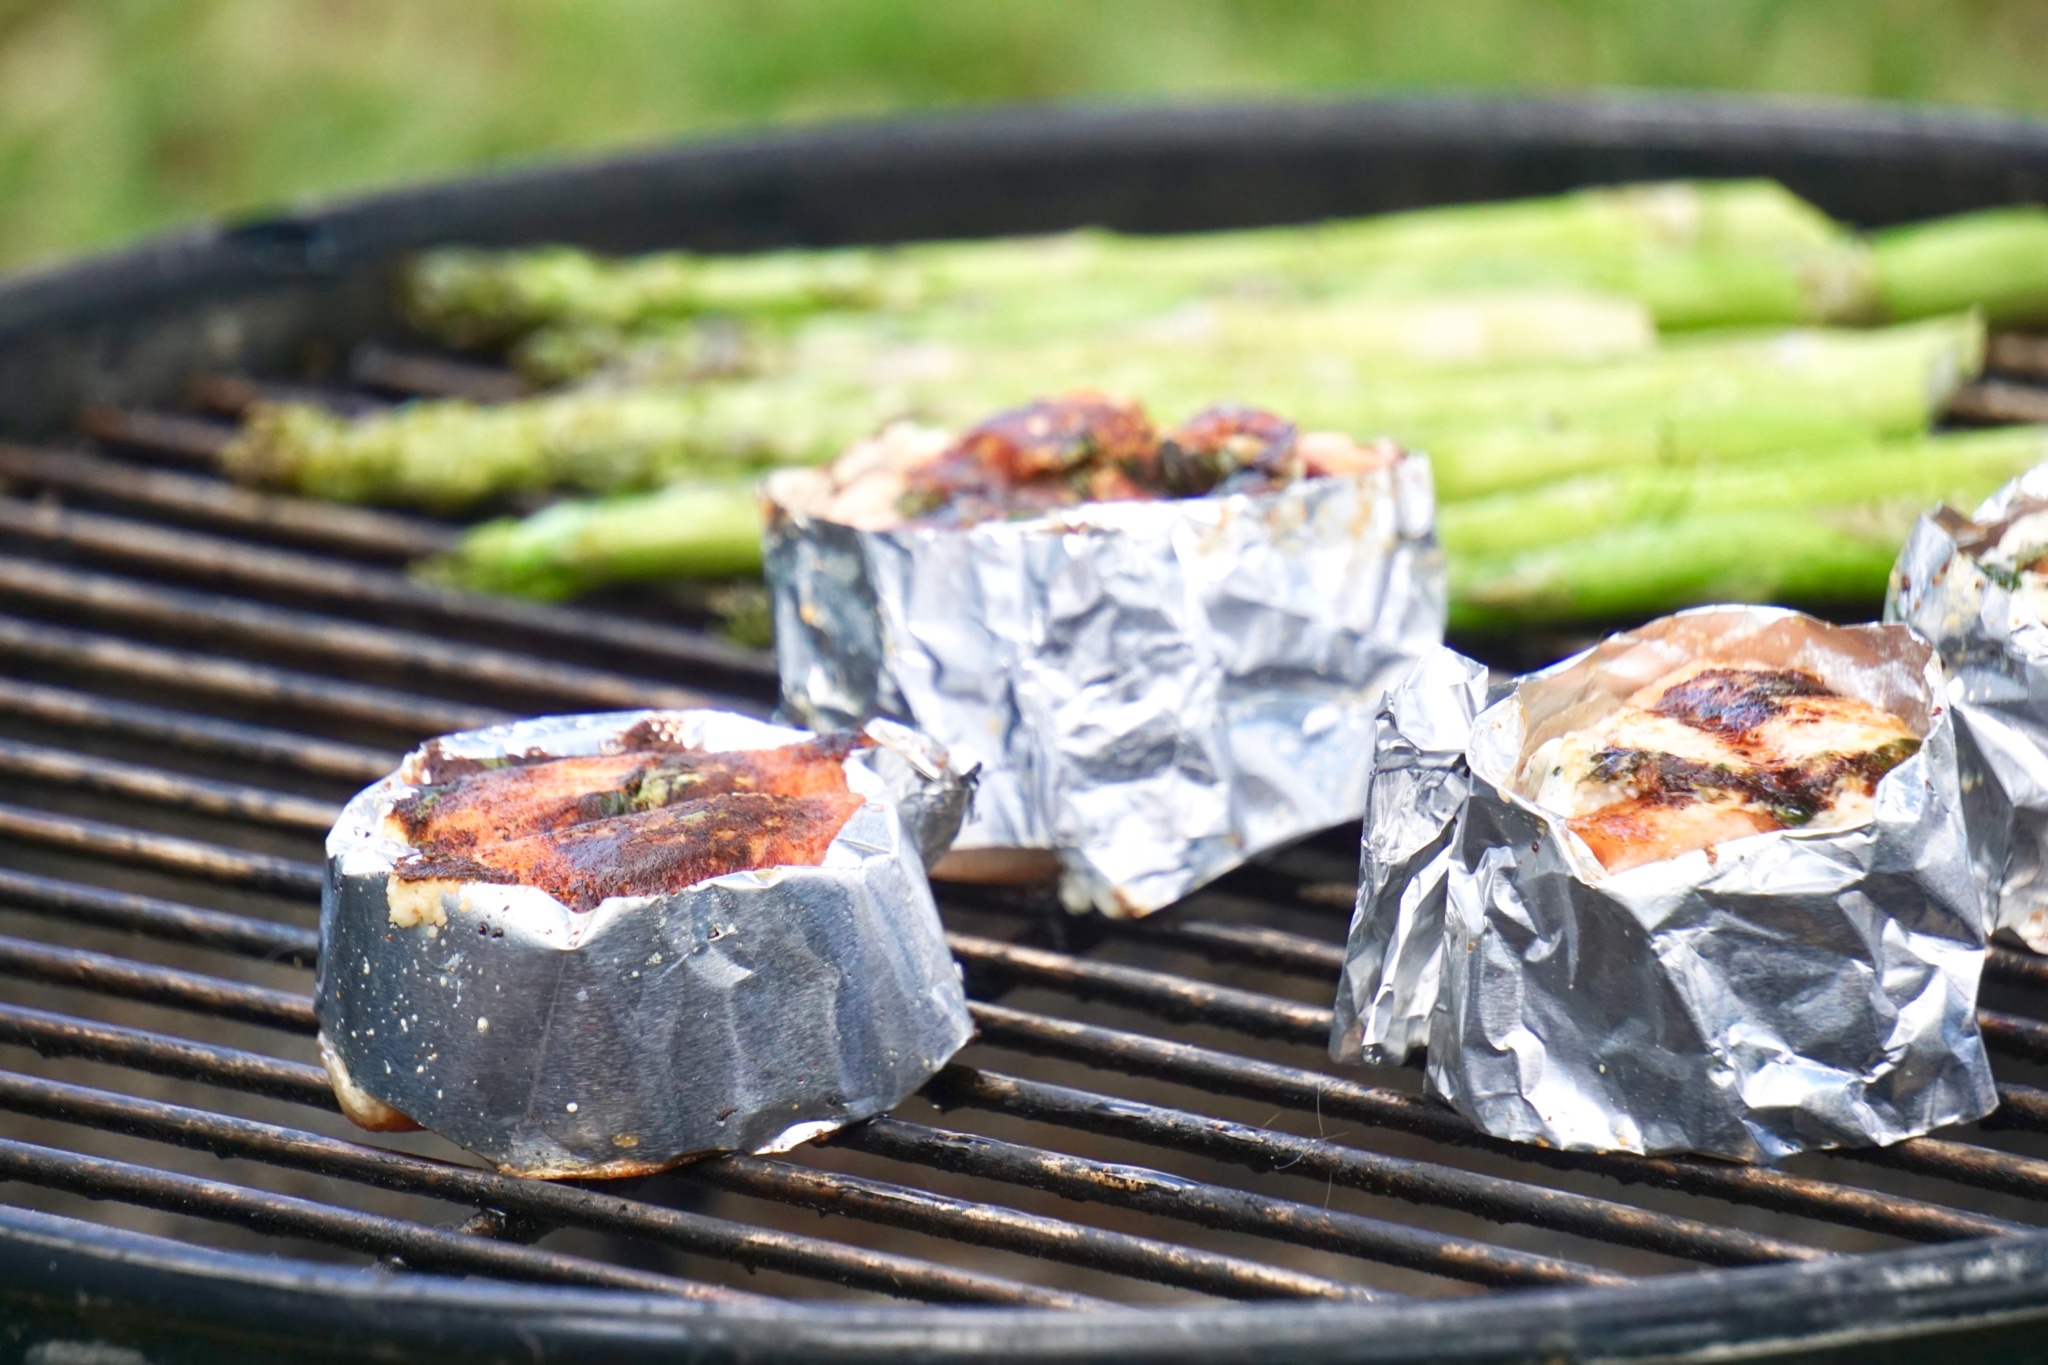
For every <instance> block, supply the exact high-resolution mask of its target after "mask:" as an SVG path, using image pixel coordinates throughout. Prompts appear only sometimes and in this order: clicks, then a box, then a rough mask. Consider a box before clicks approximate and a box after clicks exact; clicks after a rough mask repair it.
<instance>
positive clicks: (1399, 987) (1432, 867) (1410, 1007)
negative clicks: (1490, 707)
mask: <svg viewBox="0 0 2048 1365" xmlns="http://www.w3.org/2000/svg"><path fill="white" fill-rule="evenodd" d="M1488 677H1489V675H1488V672H1487V669H1486V665H1484V664H1481V663H1476V662H1474V661H1473V660H1471V659H1468V658H1466V657H1464V656H1463V655H1462V654H1459V653H1457V652H1455V651H1453V650H1450V649H1446V648H1442V647H1439V648H1437V649H1434V650H1431V651H1430V652H1429V653H1427V654H1425V655H1423V656H1422V658H1421V659H1419V660H1418V661H1417V662H1416V664H1415V667H1414V668H1413V669H1412V670H1410V672H1409V673H1408V675H1407V676H1406V677H1405V678H1403V679H1402V680H1401V681H1400V682H1399V683H1397V684H1396V685H1395V686H1394V687H1392V688H1390V689H1389V690H1388V692H1387V694H1386V696H1385V697H1384V698H1383V699H1382V700H1381V702H1380V707H1379V714H1378V715H1377V717H1376V718H1375V728H1374V735H1373V747H1372V762H1371V772H1370V776H1369V778H1368V781H1367V787H1366V804H1365V827H1364V834H1363V837H1362V840H1361V843H1360V848H1359V874H1358V904H1357V907H1356V909H1355V910H1354V911H1353V912H1352V916H1351V932H1350V935H1349V938H1348V939H1347V941H1346V943H1345V947H1344V974H1343V977H1342V979H1341V981H1340V982H1339V984H1338V986H1337V1007H1336V1015H1335V1018H1334V1020H1333V1021H1332V1023H1331V1027H1330V1056H1331V1057H1332V1058H1334V1059H1335V1060H1337V1061H1339V1062H1360V1061H1362V1062H1366V1063H1369V1064H1374V1065H1395V1064H1399V1063H1400V1062H1403V1061H1406V1060H1407V1058H1408V1054H1409V1053H1410V1052H1412V1051H1414V1050H1415V1049H1416V1048H1418V1047H1421V1046H1422V1045H1423V1044H1424V1043H1426V1042H1427V1041H1428V1038H1429V1016H1430V1012H1431V1011H1432V1010H1434V1009H1435V1008H1436V1000H1437V989H1438V985H1439V982H1440V979H1441V975H1442V967H1443V961H1442V959H1443V925H1444V878H1445V875H1446V873H1447V872H1448V870H1449V866H1450V841H1451V835H1452V832H1453V826H1455V825H1456V823H1457V819H1458V814H1459V812H1461V811H1462V810H1463V809H1464V808H1465V800H1466V797H1467V796H1468V795H1469V793H1470V792H1471V789H1472V774H1471V770H1470V769H1469V768H1467V767H1466V765H1465V746H1466V745H1467V744H1468V743H1469V742H1470V741H1471V738H1472V721H1473V719H1474V718H1475V717H1476V716H1478V714H1479V713H1480V712H1481V711H1482V710H1484V709H1485V707H1486V702H1487V690H1488Z"/></svg>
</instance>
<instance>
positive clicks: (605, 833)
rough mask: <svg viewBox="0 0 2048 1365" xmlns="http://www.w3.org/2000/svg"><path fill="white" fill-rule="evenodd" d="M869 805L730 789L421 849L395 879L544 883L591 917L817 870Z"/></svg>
mask: <svg viewBox="0 0 2048 1365" xmlns="http://www.w3.org/2000/svg"><path fill="white" fill-rule="evenodd" d="M865 803H866V798H865V797H863V796H861V795H859V794H858V793H856V792H850V791H843V792H837V793H831V794H827V795H820V796H775V795H770V794H768V793H765V792H725V793H723V794H721V795H718V796H712V797H706V798H704V799H701V800H696V801H684V802H682V803H680V804H678V805H672V806H664V807H662V808H660V809H658V810H644V811H636V812H634V813H633V814H631V815H621V816H617V817H615V818H612V819H606V820H592V821H588V822H586V823H582V824H575V825H570V826H568V827H567V828H565V829H558V830H553V831H549V832H547V833H542V834H532V835H528V836H527V837H525V838H521V839H508V840H505V841H504V842H501V843H493V844H487V845H482V846H478V847H472V848H470V849H468V850H467V851H464V852H454V851H452V850H448V849H442V848H427V849H420V850H416V851H415V852H414V853H413V855H412V856H411V857H409V858H407V859H405V860H404V861H402V862H400V863H399V864H398V866H397V868H396V870H395V871H394V872H393V874H392V875H393V876H394V877H395V878H396V879H397V880H398V881H401V882H413V883H431V882H453V883H457V884H459V883H462V882H498V883H502V884H513V885H519V886H537V887H539V888H540V889H541V890H543V891H545V892H547V893H548V894H549V895H551V896H553V897H554V898H555V899H556V900H559V901H560V902H562V904H564V905H566V906H568V907H569V908H570V909H571V910H594V909H596V908H597V906H598V905H599V904H600V903H601V902H603V901H605V900H606V899H608V898H610V897H612V896H654V895H664V894H668V893H671V892H675V891H681V890H683V889H684V888H685V887H690V886H695V885H696V884H697V883H698V882H701V881H708V880H710V879H711V878H713V877H723V876H725V875H727V874H728V873H733V872H750V871H753V870H755V869H757V868H767V867H816V866H817V865H818V864H819V863H820V862H822V861H824V858H825V850H826V848H827V847H829V846H830V845H831V843H832V840H833V838H834V837H835V836H836V835H837V834H838V833H839V831H840V829H841V828H843V827H844V826H845V824H846V822H847V821H848V820H850V819H852V818H853V813H854V812H855V811H857V810H859V809H860V808H861V806H862V805H864V804H865ZM394 889H395V888H394Z"/></svg>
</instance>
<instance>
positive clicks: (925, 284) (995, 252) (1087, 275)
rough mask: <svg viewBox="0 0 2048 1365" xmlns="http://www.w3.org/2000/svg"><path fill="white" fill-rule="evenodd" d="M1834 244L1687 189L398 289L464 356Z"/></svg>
mask: <svg viewBox="0 0 2048 1365" xmlns="http://www.w3.org/2000/svg"><path fill="white" fill-rule="evenodd" d="M1843 240H1844V234H1843V233H1842V231H1841V229H1840V228H1838V227H1837V226H1836V225H1835V224H1833V223H1831V222H1830V221H1829V220H1828V219H1827V218H1826V217H1825V216H1824V215H1823V214H1821V213H1820V212H1819V211H1817V210H1815V209H1814V208H1813V207H1811V206H1810V205H1808V204H1806V203H1804V202H1802V201H1801V200H1799V199H1797V198H1796V197H1794V196H1793V195H1791V194H1789V193H1788V192H1786V191H1785V190H1784V189H1783V188H1781V187H1780V186H1778V185H1775V184H1772V183H1770V182H1766V181H1727V182H1695V183H1676V184H1663V185H1638V186H1627V187H1622V188H1617V189H1598V190H1585V191H1580V192H1578V193H1574V194H1566V195H1559V196H1555V197H1552V198H1546V199H1528V200H1520V201H1515V202H1509V203H1498V204H1479V205H1465V206H1459V207H1452V208H1437V209H1424V210H1418V211H1415V212H1410V213H1397V214H1388V215H1383V216H1380V217H1375V218H1365V219H1357V220H1353V221H1349V222H1339V223H1327V224H1322V225H1318V226H1314V227H1308V228H1299V227H1289V228H1268V229H1259V230H1253V231H1246V232H1223V233H1211V234H1195V235H1181V236H1174V237H1163V238H1143V237H1127V236H1120V235H1117V234H1112V233H1106V232H1080V233H1069V234H1064V235H1061V236H1058V237H1050V238H1029V239H1006V240H1000V241H994V242H946V243H933V244H925V245H919V246H909V247H900V248H895V249H887V250H882V249H874V248H861V247H855V248H838V249H833V250H822V251H808V252H775V253H766V254H760V255H751V256H696V255H691V254H688V253H682V252H671V253H665V254H660V255H651V256H642V257H638V258H635V259H633V260H626V261H607V260H602V259H599V258H596V257H593V256H590V255H587V254H585V253H582V252H578V251H573V250H569V249H566V248H549V249H543V250H539V251H527V252H514V253H483V252H475V251H463V250H451V251H442V252H434V253H429V254H428V255H426V256H423V257H421V258H420V259H419V260H418V261H417V262H416V263H415V264H414V266H413V267H412V268H411V270H410V272H409V274H408V276H407V279H406V286H405V294H406V303H407V306H408V310H409V312H410V313H411V315H412V317H413V319H414V320H415V322H417V323H418V324H419V325H420V326H421V327H422V328H423V329H424V330H426V331H427V332H429V333H430V334H432V335H435V336H438V337H440V338H442V339H444V340H446V341H449V342H450V343H452V344H455V345H464V346H473V345H482V344H491V343H496V342H503V341H508V340H511V339H514V338H517V337H520V336H523V335H525V334H527V333H528V332H531V331H534V330H536V329H538V328H541V327H547V326H560V325H573V326H582V327H596V328H611V329H619V330H624V331H631V330H636V329H643V328H647V327H651V326H659V325H662V324H665V323H669V322H673V321H675V320H678V319H684V318H694V317H699V316H702V315H704V314H707V313H724V314H730V315H736V316H743V317H759V318H768V319H776V318H787V317H790V316H793V315H800V314H804V313H812V312H818V311H830V310H839V309H850V310H856V311H864V310H875V309H886V310H890V311H895V312H899V313H905V312H914V311H917V310H920V309H926V308H931V307H934V306H936V305H939V304H943V303H949V302H951V303H963V302H964V303H966V304H968V305H970V306H971V307H984V308H988V307H993V308H995V309H996V310H998V311H1001V310H1002V309H1003V308H1004V307H1005V306H1014V305H1016V304H1018V303H1019V302H1023V303H1035V302H1038V301H1043V300H1046V299H1047V298H1048V297H1050V296H1054V295H1059V294H1070V293H1073V292H1076V291H1078V292H1081V293H1084V294H1090V295H1095V296H1097V297H1098V298H1101V297H1103V296H1104V291H1105V290H1106V291H1109V294H1108V297H1109V298H1110V299H1112V300H1114V301H1115V302H1114V306H1113V307H1112V309H1111V311H1117V310H1119V309H1127V308H1130V307H1135V308H1136V310H1137V312H1138V313H1143V312H1150V311H1153V310H1155V309H1156V308H1158V307H1159V306H1161V305H1162V303H1170V302H1171V301H1173V300H1174V299H1176V298H1184V297H1187V296H1189V295H1191V294H1200V293H1206V292H1213V291H1217V290H1227V289H1231V288H1241V287H1244V286H1246V285H1247V284H1250V285H1256V286H1260V287H1261V288H1262V289H1263V290H1264V291H1265V292H1269V293H1270V292H1272V291H1273V290H1274V289H1276V288H1278V289H1281V290H1297V291H1298V290H1308V291H1312V292H1327V291H1330V290H1333V289H1341V288H1347V287H1353V286H1355V285H1357V284H1358V283H1360V282H1362V281H1366V280H1379V281H1381V282H1383V283H1385V284H1387V285H1389V286H1392V287H1397V288H1405V289H1408V290H1411V291H1412V290H1415V289H1417V288H1438V289H1441V288H1444V287H1454V288H1472V287H1480V288H1486V287H1500V286H1511V285H1526V284H1541V285H1569V284H1577V285H1590V286H1606V287H1623V286H1626V285H1628V284H1630V283H1632V282H1633V281H1634V277H1636V276H1637V275H1643V276H1645V277H1646V278H1650V279H1654V278H1656V277H1657V276H1658V275H1659V272H1660V270H1661V269H1662V268H1663V267H1662V265H1661V264H1660V263H1665V262H1672V261H1676V260H1678V259H1680V258H1681V257H1683V256H1684V255H1686V254H1688V253H1694V252H1705V253H1709V254H1716V255H1720V254H1728V255H1730V256H1731V258H1741V257H1742V253H1745V252H1759V253H1762V252H1777V251H1790V252H1794V253H1798V252H1803V251H1812V250H1822V249H1826V248H1829V247H1832V246H1835V245H1838V244H1840V243H1841V242H1842V241H1843ZM1644 262H1647V263H1648V264H1641V263H1644ZM1712 273H1713V272H1712V271H1708V272H1706V274H1708V275H1711V274H1712ZM1694 283H1695V284H1697V281H1695V282H1694ZM1681 292H1682V293H1684V294H1686V295H1688V296H1690V297H1692V298H1693V299H1694V306H1697V301H1698V299H1699V298H1700V297H1703V295H1702V294H1701V293H1700V291H1698V290H1697V289H1696V288H1688V289H1686V290H1683V291H1681ZM1737 292H1740V291H1737ZM1124 315H1125V316H1131V315H1133V314H1131V313H1129V312H1126V313H1125V314H1124ZM1803 316H1807V315H1805V314H1799V315H1794V317H1790V318H1788V317H1786V316H1784V315H1782V314H1777V313H1774V314H1772V315H1770V316H1768V317H1763V318H1757V319H1755V320H1757V321H1785V320H1796V318H1797V317H1803Z"/></svg>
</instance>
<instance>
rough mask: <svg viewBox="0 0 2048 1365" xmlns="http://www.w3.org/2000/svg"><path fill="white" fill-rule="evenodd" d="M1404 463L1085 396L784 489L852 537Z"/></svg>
mask: <svg viewBox="0 0 2048 1365" xmlns="http://www.w3.org/2000/svg"><path fill="white" fill-rule="evenodd" d="M1399 458H1400V451H1399V450H1398V448H1396V447H1395V446H1393V445H1391V444H1389V443H1385V442H1380V443H1375V444H1370V445H1361V444H1359V443H1358V442H1356V441H1353V440H1352V439H1351V438H1350V437H1348V436H1343V435H1340V434H1338V433H1335V432H1327V431H1312V432H1300V431H1297V430H1296V428H1295V427H1294V425H1293V423H1291V422H1288V421H1286V420H1285V419H1283V418H1280V417H1276V416H1274V415H1273V414H1272V413H1270V412H1265V411H1262V410H1260V409H1258V408H1249V407H1242V406H1239V405H1236V404H1228V403H1226V404H1218V405H1216V406H1214V407H1211V408H1206V409H1204V410H1203V411H1201V412H1198V413H1196V414H1195V415H1194V416H1193V417H1191V418H1189V419H1188V420H1187V421H1186V422H1185V423H1183V424H1182V425H1181V426H1179V427H1178V428H1175V429H1174V430H1172V431H1164V432H1163V431H1160V430H1159V429H1158V428H1156V427H1155V426H1154V425H1153V423H1152V419H1151V418H1150V417H1149V416H1148V415H1147V414H1146V412H1145V409H1144V408H1143V407H1142V406H1141V405H1139V404H1138V403H1136V402H1133V401H1131V400H1129V399H1125V398H1117V397H1112V396H1110V395H1107V394H1101V393H1093V392H1088V391H1080V392H1075V393H1067V394H1061V395H1059V396H1057V397H1053V398H1041V399H1038V400H1037V401H1035V402H1032V403H1027V404H1026V405H1024V406H1023V407H1020V408H1012V409H1010V410H1008V411H1006V412H999V413H997V414H996V415H995V416H993V417H991V418H989V419H988V420H987V421H985V422H983V423H981V424H980V425H978V426H975V427H971V428H969V429H968V430H967V431H965V432H963V433H961V434H960V435H959V436H958V437H956V438H954V439H952V440H950V441H948V440H947V439H946V438H945V437H944V436H943V435H941V434H939V433H934V432H932V431H930V430H929V429H926V428H921V427H914V426H911V425H908V424H899V425H898V426H895V427H891V428H889V429H887V430H885V431H883V432H882V433H881V434H880V435H879V436H877V437H875V438H874V439H873V440H870V441H864V442H862V443H860V444H859V445H856V446H854V447H853V448H852V449H851V450H849V451H847V453H846V454H845V455H843V456H841V457H840V458H839V459H838V460H837V461H835V462H834V463H833V466H832V467H831V469H829V470H818V471H806V472H804V473H803V474H802V475H801V476H799V477H796V478H794V479H791V480H788V481H785V482H784V484H783V485H782V487H783V490H784V494H785V495H794V496H795V497H796V500H797V501H798V502H801V503H803V504H804V505H805V507H806V509H807V510H809V511H811V512H813V513H814V514H815V515H817V516H820V517H822V518H823V519H824V520H826V521H833V522H837V523H839V524H841V525H846V526H856V527H862V528H865V529H869V530H878V529H882V528H885V527H889V526H895V525H900V524H902V523H904V522H906V521H908V522H915V523H919V524H926V525H942V526H956V527H958V526H972V525H975V524H977V523H979V522H984V521H991V520H997V519H1009V518H1019V517H1034V516H1040V515H1043V514H1045V513H1048V512H1053V511H1057V510H1058V509H1060V508H1064V507H1078V506H1080V505H1082V504H1084V503H1091V502H1131V501H1144V500H1150V499H1164V498H1199V497H1208V496H1211V495H1224V494H1233V493H1270V492H1273V491H1275V490H1277V489H1281V488H1285V487H1287V486H1288V485H1290V484H1292V483H1294V482H1296V481H1297V480H1299V479H1303V478H1317V477H1322V476H1326V475H1333V474H1362V473H1366V472H1368V471H1370V470H1373V469H1378V468H1382V467H1384V466H1386V465H1389V464H1392V463H1393V462H1394V461H1395V460H1397V459H1399Z"/></svg>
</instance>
